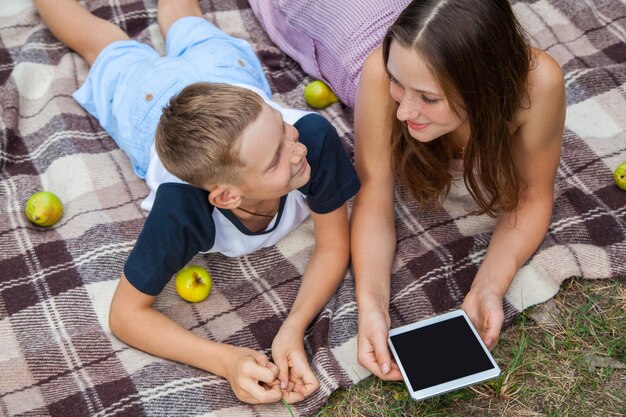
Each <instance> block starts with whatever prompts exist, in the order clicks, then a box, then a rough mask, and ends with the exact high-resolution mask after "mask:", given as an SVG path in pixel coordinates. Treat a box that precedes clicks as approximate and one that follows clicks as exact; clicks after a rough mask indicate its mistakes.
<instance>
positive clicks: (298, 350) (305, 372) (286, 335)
mask: <svg viewBox="0 0 626 417" xmlns="http://www.w3.org/2000/svg"><path fill="white" fill-rule="evenodd" d="M272 357H273V359H274V362H275V363H276V365H277V366H278V378H277V381H278V385H279V387H280V391H281V393H282V398H283V399H284V400H285V401H287V402H288V403H290V404H293V403H297V402H299V401H302V400H303V399H305V398H306V397H307V396H309V395H311V394H312V393H313V392H315V391H316V390H317V389H318V388H319V386H320V384H319V382H318V380H317V378H316V377H315V374H314V373H313V371H312V370H311V367H310V366H309V362H308V360H307V358H306V353H305V352H304V330H302V329H300V328H296V327H292V326H290V325H289V323H288V322H287V321H286V322H285V323H283V325H282V326H281V328H280V330H279V331H278V333H277V334H276V337H275V338H274V341H273V342H272Z"/></svg>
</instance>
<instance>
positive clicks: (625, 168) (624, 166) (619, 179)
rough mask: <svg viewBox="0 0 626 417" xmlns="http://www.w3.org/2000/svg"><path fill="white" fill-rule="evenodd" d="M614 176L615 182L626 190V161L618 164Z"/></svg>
mask: <svg viewBox="0 0 626 417" xmlns="http://www.w3.org/2000/svg"><path fill="white" fill-rule="evenodd" d="M613 178H614V179H615V184H617V186H618V187H619V188H621V189H622V190H625V191H626V161H624V162H622V163H621V164H619V165H618V166H617V168H616V169H615V172H614V173H613Z"/></svg>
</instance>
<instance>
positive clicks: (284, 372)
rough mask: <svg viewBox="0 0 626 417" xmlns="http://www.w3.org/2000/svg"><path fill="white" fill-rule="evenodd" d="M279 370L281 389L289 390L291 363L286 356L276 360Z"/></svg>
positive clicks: (278, 376)
mask: <svg viewBox="0 0 626 417" xmlns="http://www.w3.org/2000/svg"><path fill="white" fill-rule="evenodd" d="M274 360H275V361H276V365H277V368H278V375H277V378H278V380H279V381H280V389H285V388H287V384H288V383H289V363H288V362H287V359H286V358H285V357H284V356H281V357H277V358H274Z"/></svg>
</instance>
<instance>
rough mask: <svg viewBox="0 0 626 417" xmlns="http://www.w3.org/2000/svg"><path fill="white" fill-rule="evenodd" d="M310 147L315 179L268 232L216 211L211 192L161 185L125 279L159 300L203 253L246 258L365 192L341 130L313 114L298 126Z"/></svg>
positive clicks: (286, 203) (286, 201)
mask: <svg viewBox="0 0 626 417" xmlns="http://www.w3.org/2000/svg"><path fill="white" fill-rule="evenodd" d="M294 127H295V128H296V129H297V130H298V133H299V135H300V139H299V140H300V142H301V143H303V144H304V145H305V146H306V147H307V151H308V153H307V161H308V163H309V165H310V166H311V178H310V180H309V182H308V183H307V184H305V185H304V186H302V187H301V188H299V189H297V190H294V191H292V192H290V193H289V194H287V195H285V196H283V197H282V198H281V200H280V206H279V210H278V213H277V214H276V216H275V217H274V219H273V220H272V222H271V223H270V224H269V225H268V227H267V228H266V229H265V230H262V231H259V232H251V231H249V230H248V229H247V228H246V227H245V226H244V225H243V224H242V223H241V222H240V221H239V219H237V217H235V216H234V215H233V214H232V212H231V211H230V210H223V209H219V208H216V207H214V206H212V205H211V204H210V203H209V200H208V192H207V191H205V190H203V189H200V188H196V187H193V186H191V185H189V184H184V183H180V182H166V183H163V184H160V186H159V187H158V189H157V191H156V195H155V197H154V200H153V202H152V204H151V211H150V214H149V215H148V218H147V219H146V222H145V224H144V227H143V230H142V232H141V234H140V235H139V238H138V239H137V243H136V244H135V247H134V248H133V250H132V252H131V253H130V255H129V257H128V260H127V261H126V265H125V266H124V274H125V275H126V278H127V279H128V280H129V281H130V283H131V284H132V285H133V286H134V287H135V288H137V289H138V290H139V291H141V292H143V293H145V294H149V295H157V294H159V293H160V292H161V291H162V290H163V287H165V285H166V284H167V283H168V282H169V280H170V279H171V278H172V276H173V275H174V274H175V273H176V272H178V271H179V270H180V269H181V268H182V267H184V266H185V265H186V264H187V263H188V262H189V261H190V260H191V258H193V257H194V256H195V255H196V254H197V253H199V252H203V253H206V252H219V253H222V254H224V255H226V256H241V255H246V254H249V253H252V252H254V251H256V250H258V249H260V248H264V247H268V246H272V245H274V244H276V243H277V242H278V241H279V240H280V239H282V238H283V237H284V236H286V235H287V234H288V233H289V232H290V231H291V230H293V229H295V228H296V227H297V226H299V225H300V224H301V223H302V221H304V220H305V219H306V217H307V216H308V215H309V213H310V210H312V211H314V212H315V213H320V214H324V213H329V212H331V211H333V210H335V209H337V208H339V207H341V206H342V205H343V204H344V203H345V202H346V201H347V200H348V199H350V198H351V197H352V196H354V195H355V194H356V193H357V191H358V190H359V187H360V182H359V179H358V177H357V175H356V172H355V170H354V167H353V166H352V163H351V161H350V159H349V157H348V155H347V153H346V151H345V149H344V148H343V146H342V144H341V140H340V138H339V136H338V135H337V131H336V130H335V128H334V127H333V126H332V125H331V124H330V123H329V122H328V121H327V120H326V119H324V118H323V117H322V116H320V115H318V114H315V113H310V114H307V115H305V116H304V117H302V118H300V119H299V120H298V121H297V122H295V124H294Z"/></svg>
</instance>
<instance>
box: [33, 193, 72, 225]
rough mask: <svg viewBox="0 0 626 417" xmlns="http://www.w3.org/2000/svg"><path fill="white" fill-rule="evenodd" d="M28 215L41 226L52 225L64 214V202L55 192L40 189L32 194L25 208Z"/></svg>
mask: <svg viewBox="0 0 626 417" xmlns="http://www.w3.org/2000/svg"><path fill="white" fill-rule="evenodd" d="M24 211H25V213H26V217H27V218H28V220H30V221H31V222H33V223H35V224H37V225H39V226H44V227H48V226H52V225H53V224H55V223H56V222H58V221H59V219H60V218H61V216H63V203H62V202H61V199H59V197H57V196H56V195H55V194H54V193H51V192H49V191H40V192H38V193H35V194H33V195H31V196H30V198H29V199H28V201H27V202H26V209H25V210H24Z"/></svg>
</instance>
